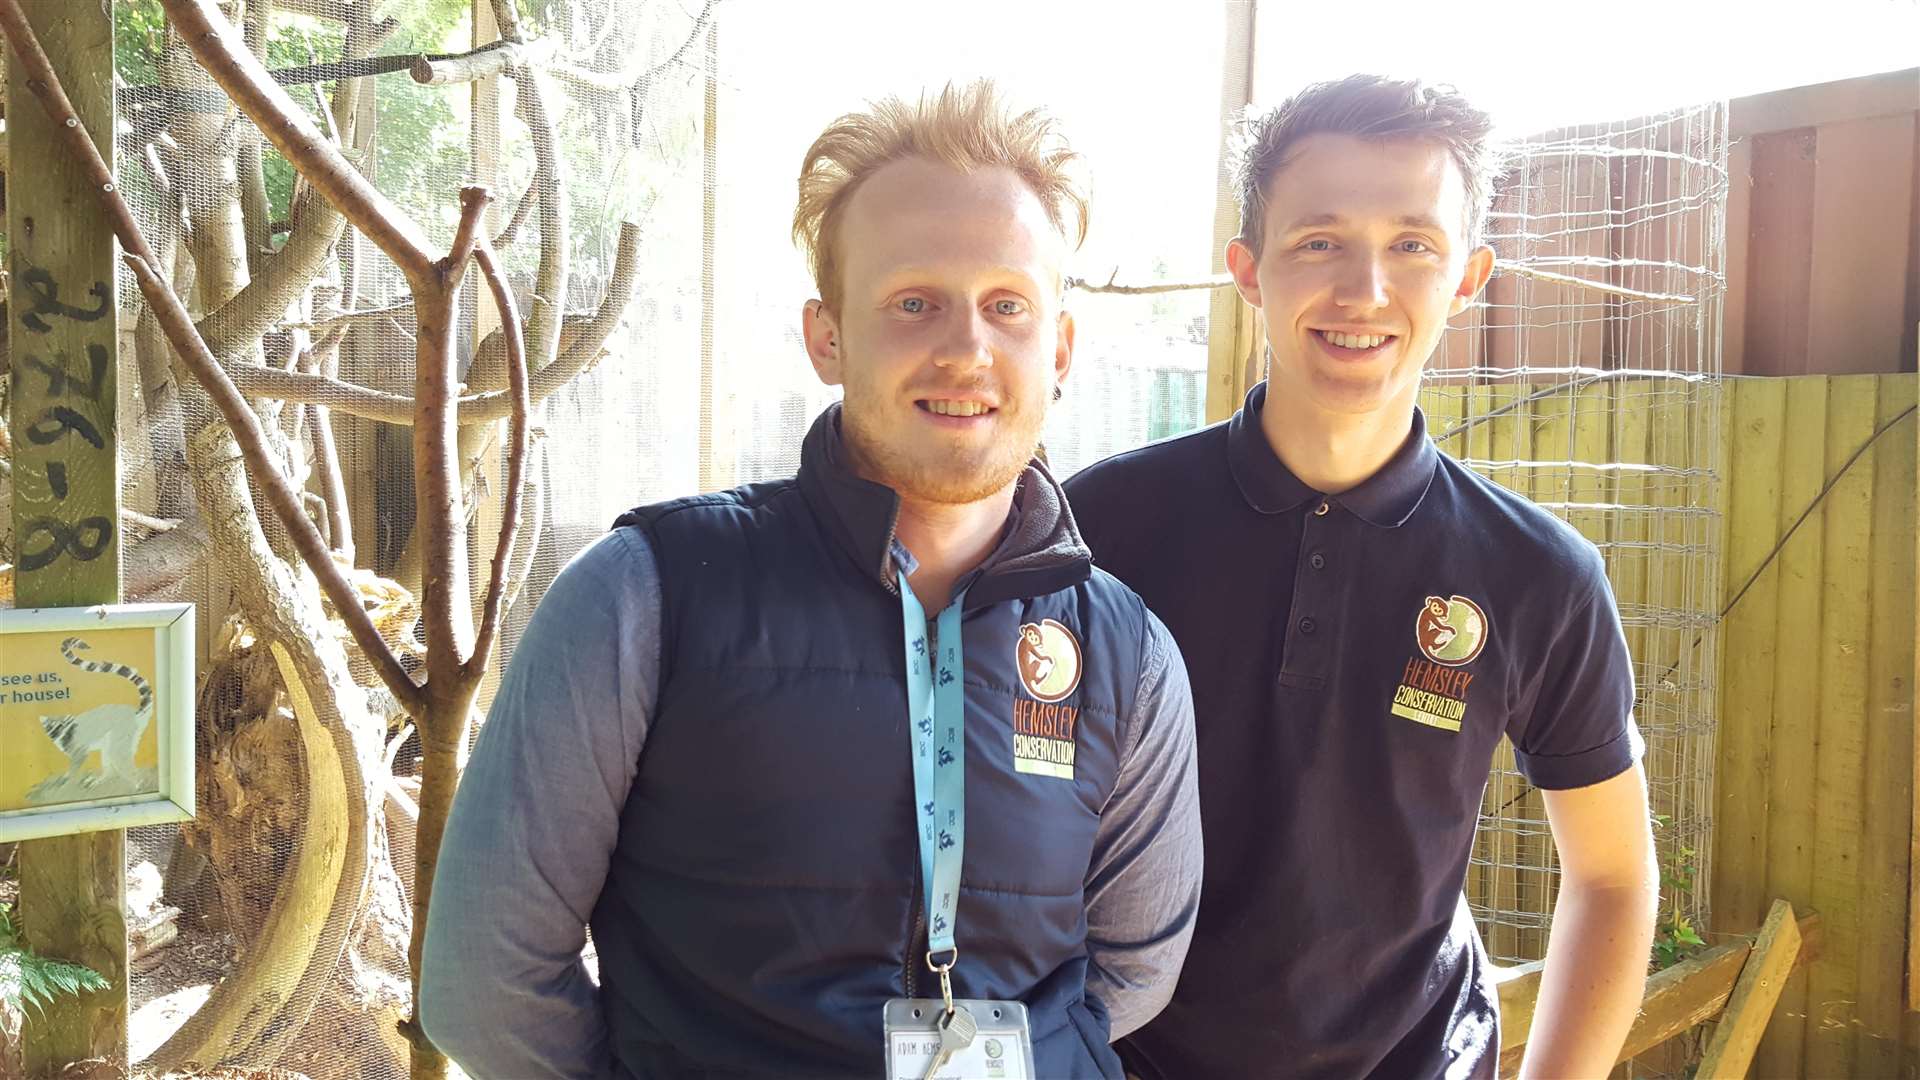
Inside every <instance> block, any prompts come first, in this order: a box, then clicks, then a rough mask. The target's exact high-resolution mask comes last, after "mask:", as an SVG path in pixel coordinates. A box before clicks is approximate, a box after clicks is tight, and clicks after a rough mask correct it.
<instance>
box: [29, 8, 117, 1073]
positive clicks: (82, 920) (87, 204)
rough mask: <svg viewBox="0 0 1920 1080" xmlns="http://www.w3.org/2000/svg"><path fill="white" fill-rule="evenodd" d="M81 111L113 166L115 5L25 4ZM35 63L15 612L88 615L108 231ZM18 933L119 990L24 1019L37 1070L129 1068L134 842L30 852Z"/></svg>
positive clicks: (109, 423) (97, 559)
mask: <svg viewBox="0 0 1920 1080" xmlns="http://www.w3.org/2000/svg"><path fill="white" fill-rule="evenodd" d="M22 8H23V10H24V11H25V14H26V18H27V22H28V25H29V26H31V27H32V29H33V31H34V34H35V35H36V36H37V37H38V38H39V39H40V44H41V46H42V47H43V48H44V49H45V50H46V53H47V57H48V59H49V60H50V61H51V63H52V65H53V68H54V71H55V73H56V74H57V75H58V76H59V78H60V81H61V82H62V83H63V84H65V86H66V87H67V93H68V96H69V97H70V99H71V100H72V102H73V107H74V109H75V111H76V112H78V113H79V116H80V120H81V122H82V123H83V124H85V125H86V128H87V130H88V131H90V132H93V133H94V137H95V138H96V139H101V140H102V141H101V142H100V144H99V148H100V152H101V154H103V155H105V156H106V158H107V160H108V162H109V163H111V162H112V160H113V146H112V140H111V138H103V136H102V134H101V133H104V132H112V131H113V92H112V85H113V22H112V15H111V13H110V11H109V9H108V5H105V4H74V3H71V2H70V0H26V2H25V3H24V4H23V5H22ZM26 79H27V74H26V70H25V66H24V65H21V64H17V63H10V64H8V65H7V100H8V108H7V128H8V132H7V134H8V137H9V141H10V143H11V144H12V146H11V148H12V149H13V150H14V151H16V153H15V155H14V156H16V157H20V158H22V159H23V160H24V159H27V158H29V157H30V158H31V159H32V160H33V161H34V167H33V168H31V169H23V170H19V171H16V172H14V173H13V174H12V175H10V176H9V177H8V178H7V180H8V182H7V224H6V228H7V241H8V263H9V270H10V272H11V274H12V283H13V284H12V289H11V292H12V303H11V304H9V305H8V307H9V315H8V327H7V332H8V334H9V340H10V341H11V342H12V354H13V386H14V394H13V399H12V403H11V412H12V416H11V424H10V427H11V430H12V431H13V432H15V446H14V460H13V465H14V468H15V469H16V470H17V475H18V476H20V477H23V478H27V479H28V480H29V481H30V482H26V483H17V484H15V485H14V492H13V521H14V536H15V537H16V540H17V543H18V555H19V565H18V566H17V567H16V568H15V578H14V589H15V601H14V602H15V603H16V604H17V605H18V606H20V607H23V608H26V607H77V606H84V605H89V604H112V603H117V602H118V601H119V600H120V528H119V518H120V469H119V461H118V455H117V453H116V449H117V448H116V445H115V439H114V434H115V433H114V416H115V411H116V410H115V402H116V400H117V396H118V387H117V384H116V375H117V372H118V365H117V364H116V363H115V362H114V357H115V355H116V353H117V341H116V334H115V319H116V316H117V312H118V309H119V305H118V304H117V303H116V302H115V267H114V256H113V230H112V228H111V227H110V226H109V224H108V222H107V220H106V218H105V216H104V215H103V214H101V213H100V210H99V203H98V201H97V200H96V198H95V196H94V193H93V191H92V190H91V182H90V181H89V180H88V179H87V175H86V172H85V169H84V167H83V166H82V165H81V163H80V162H79V161H77V160H75V159H74V157H73V155H71V154H68V153H66V152H64V151H63V150H61V149H60V148H59V147H58V146H57V145H56V144H55V143H56V138H57V136H56V135H55V129H54V127H53V121H52V120H50V119H49V118H48V116H47V113H46V111H45V110H44V109H42V108H41V107H40V104H39V103H38V102H37V101H35V100H33V96H32V93H31V91H30V90H29V89H28V88H27V85H26ZM19 850H20V911H19V915H20V922H21V926H22V929H23V930H24V932H25V934H24V936H25V938H26V943H27V945H28V946H30V947H31V948H33V949H34V950H35V951H37V952H40V953H42V954H44V955H47V956H52V957H57V958H59V959H62V960H68V961H72V962H74V963H79V964H84V965H86V966H87V967H89V968H92V969H93V970H94V971H96V972H99V973H100V975H101V976H102V977H104V978H105V979H106V981H107V983H108V988H107V989H106V990H103V991H99V992H97V993H90V994H85V995H81V996H77V997H74V996H62V997H60V998H56V999H55V1000H54V1002H53V1003H52V1004H51V1005H49V1006H48V1007H47V1009H46V1012H45V1013H44V1014H42V1013H38V1012H35V1011H33V1010H29V1011H28V1013H27V1020H26V1031H25V1044H26V1045H25V1048H26V1060H25V1064H26V1068H27V1072H28V1074H29V1075H42V1074H51V1073H54V1072H58V1071H59V1070H60V1069H62V1068H64V1067H65V1066H66V1065H67V1064H69V1063H71V1062H74V1061H79V1060H83V1059H86V1058H106V1059H108V1060H109V1061H112V1062H114V1063H115V1064H117V1065H119V1066H121V1067H123V1068H124V1065H125V1061H126V1053H127V928H126V915H125V912H124V910H123V907H122V905H123V903H124V899H123V898H124V896H125V893H126V887H125V886H126V866H125V860H126V833H125V832H123V831H120V830H113V831H107V832H91V833H81V834H78V835H74V836H58V837H50V838H48V839H44V840H29V841H26V842H23V843H22V844H21V845H20V849H19Z"/></svg>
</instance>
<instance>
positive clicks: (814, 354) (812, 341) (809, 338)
mask: <svg viewBox="0 0 1920 1080" xmlns="http://www.w3.org/2000/svg"><path fill="white" fill-rule="evenodd" d="M800 336H801V337H802V338H804V339H805V340H806V342H807V359H809V360H811V361H813V371H814V374H816V375H818V376H820V381H821V382H823V383H826V384H827V385H828V386H839V385H840V384H841V383H842V382H843V381H845V380H844V376H843V373H842V371H841V367H840V322H839V320H838V319H836V318H834V315H833V312H832V311H830V310H828V309H827V305H826V303H825V302H824V301H820V300H809V301H807V302H806V304H805V305H804V306H803V307H801V309H800Z"/></svg>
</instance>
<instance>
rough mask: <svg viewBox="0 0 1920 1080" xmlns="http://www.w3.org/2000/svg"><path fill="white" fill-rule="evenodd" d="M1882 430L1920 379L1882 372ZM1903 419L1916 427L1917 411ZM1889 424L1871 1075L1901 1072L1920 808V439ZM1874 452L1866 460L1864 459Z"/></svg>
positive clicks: (1865, 924)
mask: <svg viewBox="0 0 1920 1080" xmlns="http://www.w3.org/2000/svg"><path fill="white" fill-rule="evenodd" d="M1876 381H1877V382H1878V385H1879V400H1878V403H1877V406H1876V408H1875V412H1874V426H1875V430H1879V429H1880V428H1882V427H1883V426H1885V425H1886V424H1888V423H1889V422H1891V421H1892V420H1893V419H1894V418H1895V417H1897V416H1899V415H1900V414H1901V413H1902V412H1904V411H1905V410H1907V409H1910V408H1912V407H1913V405H1914V402H1915V387H1916V385H1920V384H1916V381H1915V376H1912V375H1882V376H1880V377H1879V378H1878V379H1877V380H1876ZM1903 423H1904V424H1905V425H1906V426H1907V430H1911V429H1912V427H1913V426H1914V420H1913V418H1912V417H1908V418H1907V419H1906V420H1905V421H1903ZM1906 433H1907V432H1906V431H1903V430H1901V429H1900V428H1897V427H1896V428H1888V429H1887V430H1886V434H1885V435H1884V436H1882V437H1881V438H1880V439H1879V440H1878V441H1877V442H1876V443H1875V444H1874V448H1873V449H1872V450H1870V451H1868V455H1869V456H1871V457H1872V459H1873V491H1872V510H1871V519H1870V522H1871V523H1870V526H1869V528H1870V535H1869V540H1870V543H1871V545H1872V554H1871V557H1870V559H1869V565H1870V567H1871V574H1872V584H1871V587H1870V589H1869V596H1870V597H1871V600H1870V602H1871V604H1872V612H1871V617H1870V619H1869V620H1868V622H1867V626H1866V639H1867V648H1868V652H1869V656H1868V660H1867V701H1866V709H1865V712H1864V714H1863V717H1862V719H1863V721H1864V727H1865V729H1866V748H1865V762H1864V773H1865V776H1864V783H1863V784H1862V790H1863V792H1864V794H1865V797H1864V800H1863V801H1864V806H1865V809H1864V814H1863V828H1862V832H1861V859H1860V953H1859V961H1858V964H1859V967H1858V971H1859V975H1858V980H1859V983H1858V986H1859V993H1858V999H1859V1002H1860V1007H1859V1009H1858V1016H1859V1021H1860V1023H1859V1027H1858V1028H1857V1029H1856V1031H1855V1036H1856V1039H1857V1042H1858V1047H1857V1061H1858V1063H1859V1070H1860V1074H1861V1075H1863V1076H1894V1075H1897V1074H1898V1073H1899V1071H1900V1043H1901V1031H1900V1025H1901V1015H1902V1012H1903V1009H1902V1007H1901V1005H1902V1001H1903V1000H1904V996H1905V987H1904V981H1903V977H1902V976H1903V970H1902V963H1901V961H1902V958H1903V956H1904V953H1905V949H1904V948H1903V946H1904V945H1905V935H1906V924H1907V919H1906V906H1907V887H1908V886H1907V875H1908V858H1907V843H1908V835H1909V822H1910V817H1911V811H1910V809H1909V808H1910V807H1911V806H1912V805H1913V776H1912V768H1911V762H1912V761H1913V684H1912V683H1911V682H1910V681H1909V678H1910V676H1911V675H1912V673H1913V662H1914V661H1913V658H1914V636H1913V630H1914V587H1915V586H1914V570H1915V567H1914V509H1915V507H1914V502H1915V485H1916V474H1915V468H1914V455H1915V443H1914V440H1913V439H1911V438H1906V437H1904V436H1905V435H1906ZM1866 463H1867V458H1866V457H1862V458H1861V465H1856V466H1855V468H1856V469H1858V468H1860V467H1861V466H1863V465H1865V464H1866Z"/></svg>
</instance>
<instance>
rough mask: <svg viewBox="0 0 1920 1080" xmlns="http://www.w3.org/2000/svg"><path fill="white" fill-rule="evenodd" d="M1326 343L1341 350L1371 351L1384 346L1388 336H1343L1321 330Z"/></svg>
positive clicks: (1339, 333) (1337, 332)
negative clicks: (1329, 342)
mask: <svg viewBox="0 0 1920 1080" xmlns="http://www.w3.org/2000/svg"><path fill="white" fill-rule="evenodd" d="M1321 333H1323V334H1325V335H1326V338H1327V340H1328V341H1331V342H1333V343H1334V344H1335V345H1338V346H1340V347H1341V348H1343V349H1371V348H1375V347H1376V346H1379V345H1384V344H1386V342H1387V339H1388V338H1389V337H1391V336H1392V335H1390V334H1343V333H1341V332H1339V331H1338V330H1323V331H1321Z"/></svg>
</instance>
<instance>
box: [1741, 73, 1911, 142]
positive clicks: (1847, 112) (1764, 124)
mask: <svg viewBox="0 0 1920 1080" xmlns="http://www.w3.org/2000/svg"><path fill="white" fill-rule="evenodd" d="M1916 87H1920V68H1907V69H1906V70H1904V71H1887V72H1882V73H1881V74H1878V75H1862V76H1859V77H1856V78H1852V79H1840V80H1837V81H1835V82H1826V83H1816V84H1814V85H1812V86H1795V87H1790V88H1788V89H1785V90H1775V91H1772V92H1771V93H1766V94H1753V95H1750V96H1748V97H1742V98H1734V99H1733V101H1732V103H1731V104H1730V106H1729V108H1728V116H1727V129H1728V134H1729V135H1731V136H1732V137H1733V138H1735V139H1745V138H1748V137H1749V136H1753V135H1764V134H1767V133H1769V132H1774V131H1786V130H1789V129H1791V128H1802V127H1817V126H1819V125H1821V124H1835V123H1842V122H1845V121H1848V120H1870V119H1872V118H1874V117H1876V116H1890V115H1894V114H1897V113H1909V114H1911V113H1913V112H1915V111H1920V89H1916Z"/></svg>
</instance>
